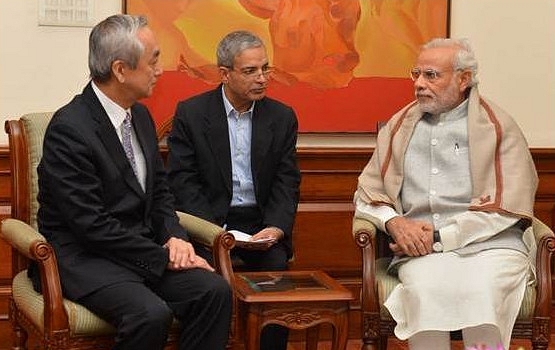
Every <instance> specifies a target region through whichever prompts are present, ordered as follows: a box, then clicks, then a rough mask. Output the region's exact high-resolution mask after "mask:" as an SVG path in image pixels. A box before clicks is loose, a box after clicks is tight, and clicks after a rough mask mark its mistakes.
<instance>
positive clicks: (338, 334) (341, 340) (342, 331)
mask: <svg viewBox="0 0 555 350" xmlns="http://www.w3.org/2000/svg"><path fill="white" fill-rule="evenodd" d="M348 333H349V325H348V313H347V312H342V313H340V314H339V315H337V316H336V317H335V323H334V324H333V342H332V347H331V348H332V350H345V349H346V348H347V338H348Z"/></svg>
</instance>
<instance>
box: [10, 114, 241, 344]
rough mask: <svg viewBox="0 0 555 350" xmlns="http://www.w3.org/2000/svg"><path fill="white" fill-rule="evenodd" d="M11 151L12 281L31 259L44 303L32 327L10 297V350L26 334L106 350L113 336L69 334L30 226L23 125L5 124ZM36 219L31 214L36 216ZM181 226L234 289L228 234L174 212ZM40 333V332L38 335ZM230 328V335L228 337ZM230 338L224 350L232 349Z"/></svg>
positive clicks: (55, 283) (45, 256)
mask: <svg viewBox="0 0 555 350" xmlns="http://www.w3.org/2000/svg"><path fill="white" fill-rule="evenodd" d="M5 131H6V133H7V134H8V139H9V148H10V166H11V174H12V183H11V190H12V192H11V193H12V197H11V198H12V199H11V200H12V203H11V204H12V215H11V218H9V219H5V220H4V221H2V231H1V234H0V236H2V237H3V238H4V239H6V241H8V242H9V243H10V244H11V245H12V278H13V277H14V276H16V275H17V274H18V273H20V272H21V271H23V270H25V269H27V268H28V266H29V263H30V260H34V261H36V262H37V263H38V266H39V270H40V277H41V286H42V291H43V292H42V297H43V299H44V310H43V315H44V317H43V325H42V327H37V326H36V325H35V324H34V323H33V322H32V321H31V319H30V318H29V317H28V315H27V314H26V313H25V312H24V311H22V310H21V309H20V308H18V306H17V303H16V302H15V300H14V297H13V295H12V296H10V299H9V315H10V321H11V323H12V326H13V346H12V349H14V350H16V349H18V350H21V349H26V346H27V345H26V344H27V340H28V337H29V334H31V335H32V336H33V338H34V339H36V340H37V341H38V342H39V343H40V344H41V346H42V348H45V349H110V348H112V347H113V344H114V338H113V333H112V334H102V335H90V334H89V335H86V334H85V335H72V332H71V329H70V320H69V316H68V313H67V310H66V308H65V306H64V303H66V302H67V300H65V299H64V298H63V294H62V289H61V284H60V278H59V274H58V267H57V262H56V256H55V254H54V250H53V248H52V246H51V245H50V244H49V243H48V242H46V240H45V239H44V237H42V235H40V234H39V233H38V232H37V231H36V228H33V227H31V226H29V224H31V223H32V221H33V220H32V215H33V214H34V213H32V208H31V198H30V185H31V183H30V179H31V174H30V172H31V171H32V170H33V169H30V165H29V163H30V161H29V160H30V158H29V145H28V141H27V136H28V135H27V134H26V130H25V127H24V124H23V122H22V121H21V120H8V121H6V123H5ZM35 214H36V213H35ZM177 214H178V216H179V220H180V224H181V225H182V226H184V227H185V228H186V229H187V230H188V232H189V234H190V236H191V237H192V239H195V240H196V241H198V242H199V243H201V244H203V245H205V246H207V247H209V248H211V249H212V251H213V254H214V259H215V265H216V269H217V270H218V272H219V273H220V274H221V275H222V276H223V277H224V278H225V279H226V280H227V282H228V283H229V284H230V285H233V268H232V265H231V260H230V256H229V251H230V249H232V248H233V246H234V245H235V239H234V238H233V235H231V234H230V233H228V232H226V231H224V230H223V229H222V228H221V227H219V226H217V225H214V224H212V223H209V222H207V221H205V220H202V219H200V218H197V217H194V216H192V215H188V214H185V213H180V212H178V213H177ZM41 328H42V329H43V330H41ZM233 329H234V328H232V333H234V332H233ZM177 339H178V335H177V327H172V330H171V331H170V335H169V337H168V343H167V346H166V348H167V349H173V348H176V346H177ZM233 343H234V341H233V338H232V337H230V342H229V344H228V347H232V346H233Z"/></svg>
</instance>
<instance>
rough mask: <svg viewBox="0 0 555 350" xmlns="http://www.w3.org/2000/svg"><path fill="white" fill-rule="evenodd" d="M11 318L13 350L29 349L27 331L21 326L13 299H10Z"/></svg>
mask: <svg viewBox="0 0 555 350" xmlns="http://www.w3.org/2000/svg"><path fill="white" fill-rule="evenodd" d="M10 318H11V320H12V330H13V337H12V350H26V349H27V338H28V335H27V331H26V330H25V328H23V327H21V326H20V325H19V319H18V318H17V310H16V308H15V304H14V301H13V299H10Z"/></svg>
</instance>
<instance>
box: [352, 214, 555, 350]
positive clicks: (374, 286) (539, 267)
mask: <svg viewBox="0 0 555 350" xmlns="http://www.w3.org/2000/svg"><path fill="white" fill-rule="evenodd" d="M532 230H533V233H534V237H535V240H536V244H537V254H536V274H537V277H536V281H535V283H534V284H532V285H529V286H528V287H527V288H526V292H525V294H524V300H523V301H522V305H521V307H520V312H519V315H518V317H517V320H516V323H515V326H514V329H513V334H512V337H513V338H524V339H528V340H530V341H531V342H532V348H533V349H534V350H545V349H547V347H548V344H549V339H550V328H549V322H550V314H551V293H552V291H551V254H552V253H553V251H554V250H555V235H554V234H553V232H552V230H551V229H550V228H549V227H548V226H546V225H545V224H543V223H542V222H541V221H540V220H538V219H536V218H534V220H533V222H532ZM352 232H353V236H354V239H355V241H356V243H357V245H358V246H359V247H360V248H361V250H362V291H361V309H362V322H361V324H362V350H377V349H379V350H385V349H387V339H388V337H389V336H392V335H393V329H394V328H395V321H394V320H393V319H392V318H391V315H390V314H389V311H388V310H387V309H386V308H385V307H384V306H383V304H384V301H385V300H386V299H387V297H388V296H389V293H390V292H391V291H392V290H393V288H394V287H395V286H396V285H397V284H398V283H399V280H398V279H397V278H396V277H394V276H391V275H388V274H387V273H386V270H387V267H388V265H389V261H390V256H391V255H390V254H388V252H389V248H388V247H387V242H386V240H385V238H384V234H382V233H378V231H377V230H376V227H375V226H374V225H373V224H372V223H371V222H369V221H367V220H364V219H361V218H355V219H354V220H353V230H352ZM388 255H389V256H388ZM459 334H460V332H459Z"/></svg>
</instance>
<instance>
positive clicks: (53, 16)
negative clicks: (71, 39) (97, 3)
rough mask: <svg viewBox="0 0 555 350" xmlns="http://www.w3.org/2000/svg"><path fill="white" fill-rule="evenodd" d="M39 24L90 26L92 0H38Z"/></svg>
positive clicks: (92, 11)
mask: <svg viewBox="0 0 555 350" xmlns="http://www.w3.org/2000/svg"><path fill="white" fill-rule="evenodd" d="M38 1H39V25H41V26H64V27H92V26H94V24H95V18H94V0H38Z"/></svg>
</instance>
